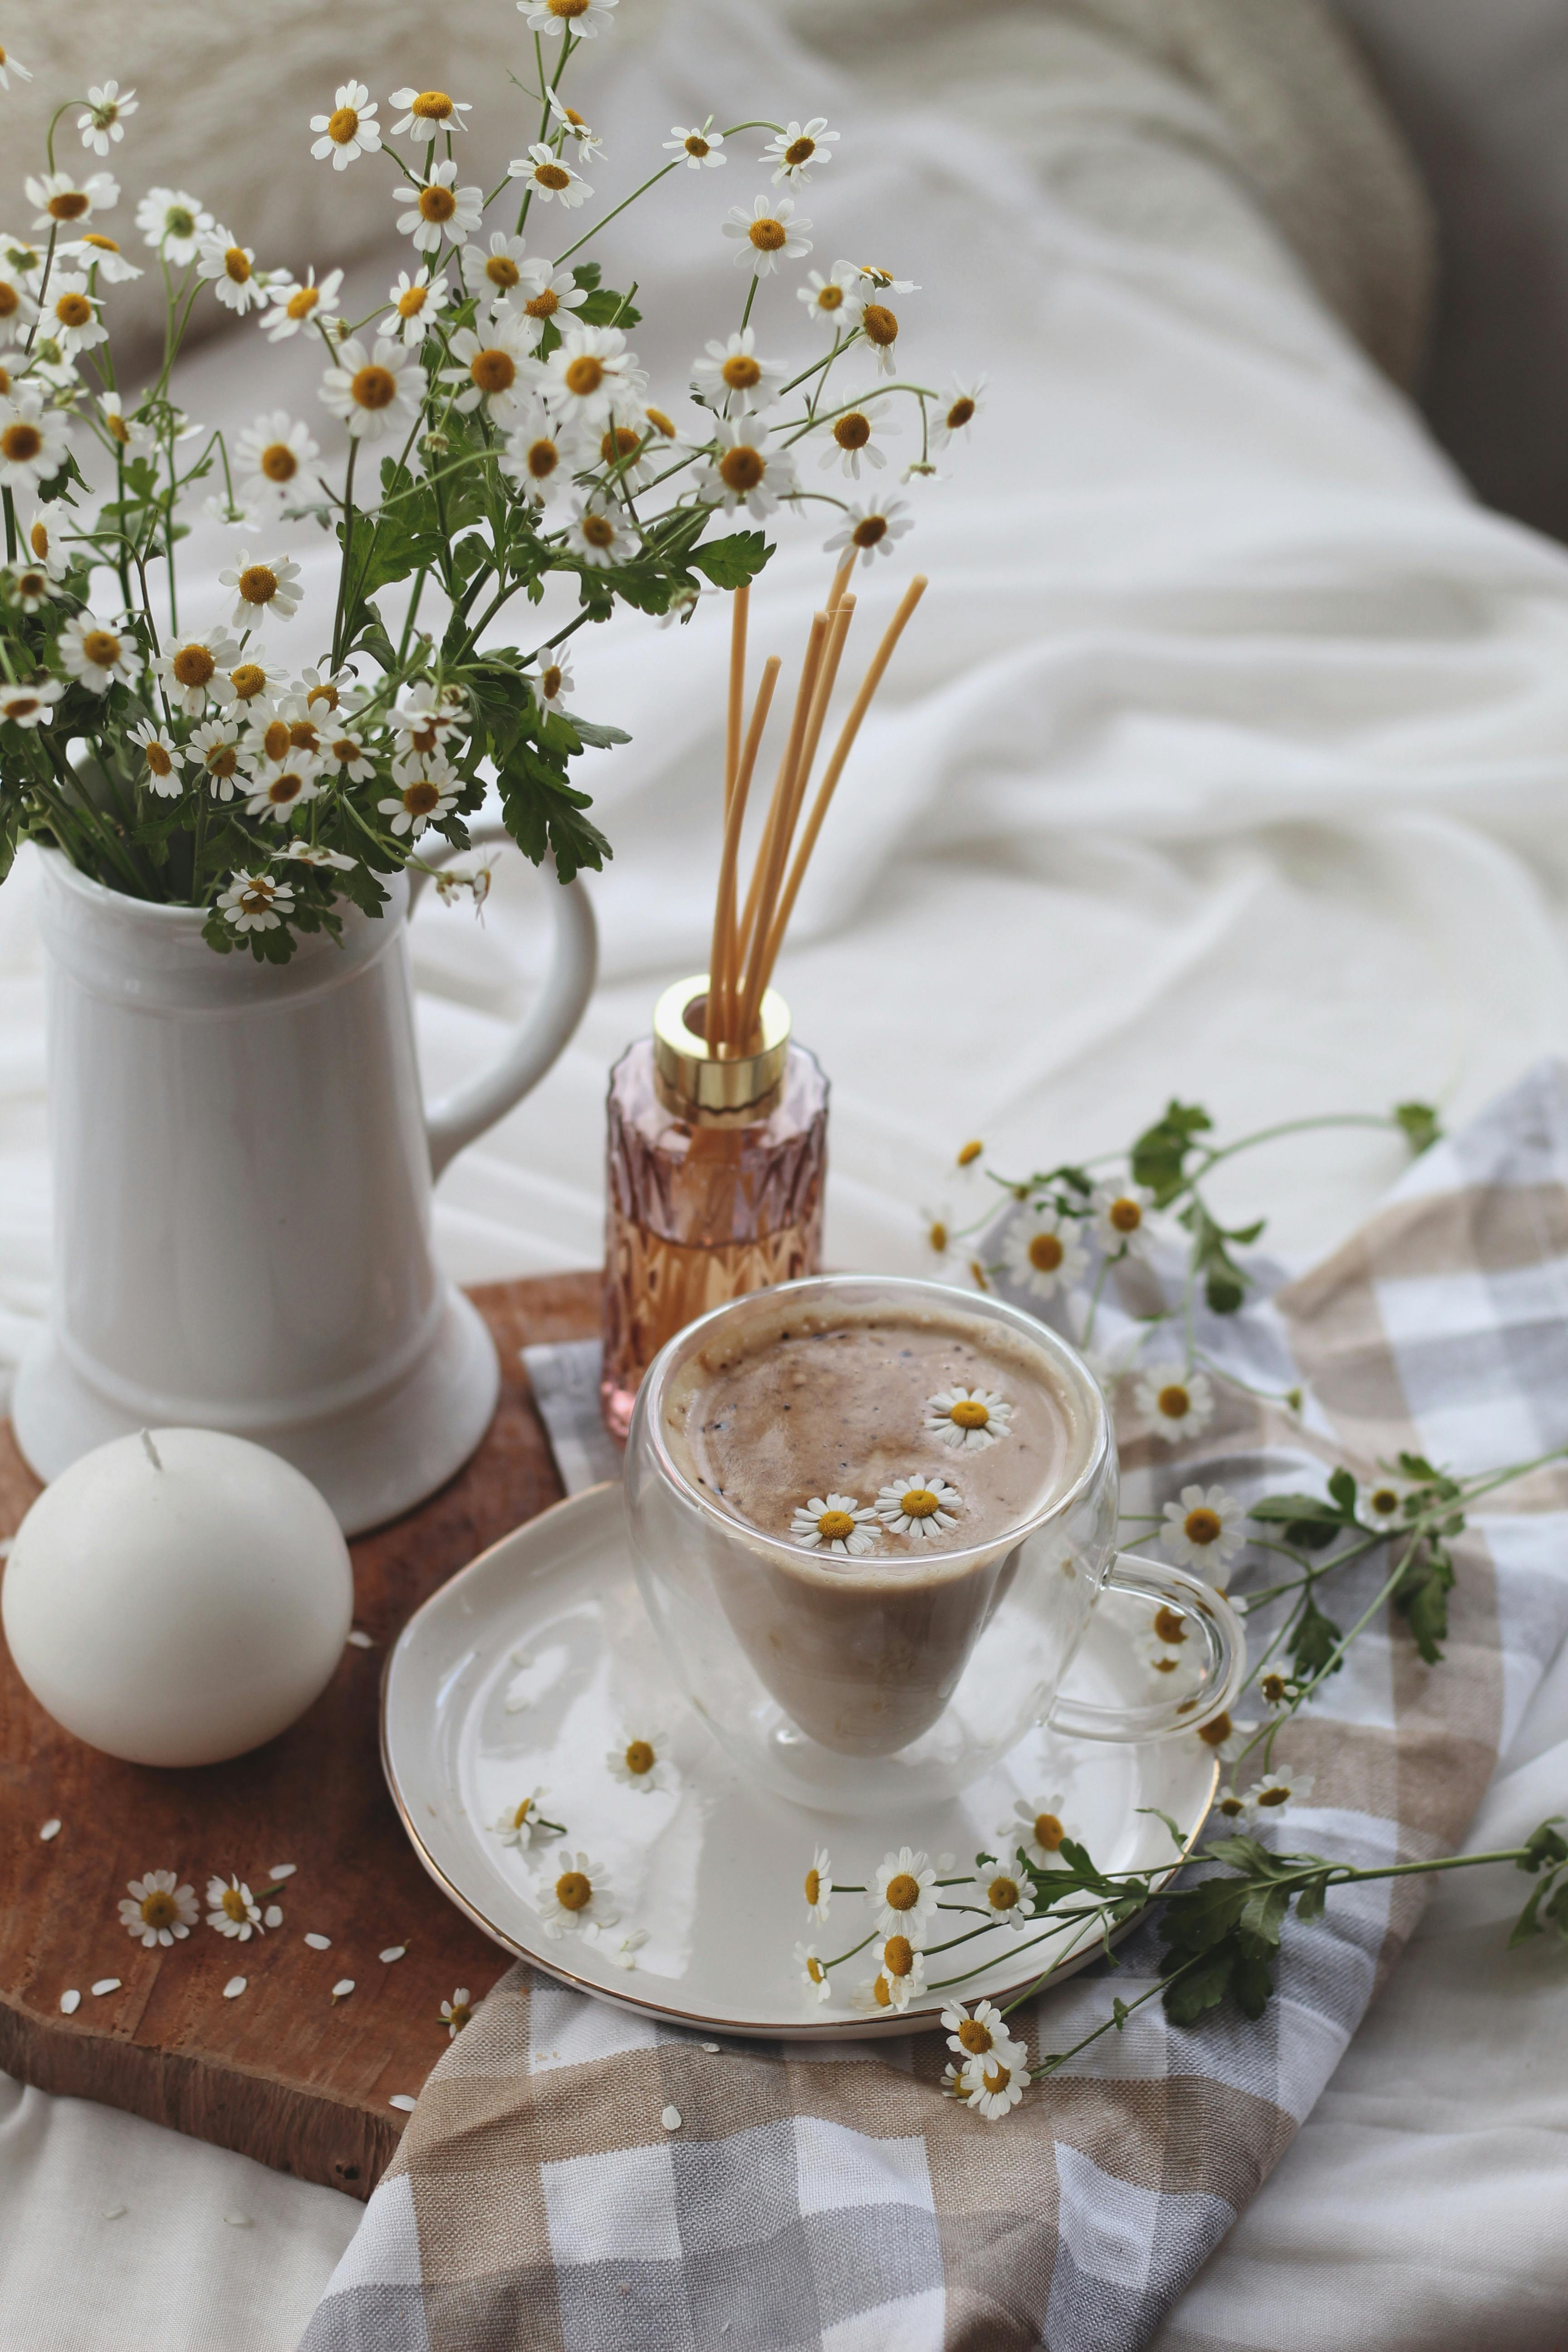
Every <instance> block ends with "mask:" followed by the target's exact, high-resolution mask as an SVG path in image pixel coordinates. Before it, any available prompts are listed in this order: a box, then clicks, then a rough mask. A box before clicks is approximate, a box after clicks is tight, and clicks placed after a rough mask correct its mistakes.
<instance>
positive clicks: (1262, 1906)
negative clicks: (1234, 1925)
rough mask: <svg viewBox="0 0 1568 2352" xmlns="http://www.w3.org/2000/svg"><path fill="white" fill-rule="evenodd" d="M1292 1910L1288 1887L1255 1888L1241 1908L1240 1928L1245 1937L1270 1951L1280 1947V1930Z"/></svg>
mask: <svg viewBox="0 0 1568 2352" xmlns="http://www.w3.org/2000/svg"><path fill="white" fill-rule="evenodd" d="M1289 1908H1290V1889H1289V1887H1288V1886H1255V1887H1254V1888H1253V1890H1252V1892H1251V1894H1250V1895H1248V1896H1247V1900H1246V1902H1245V1903H1244V1904H1243V1905H1242V1906H1241V1918H1240V1921H1239V1923H1238V1924H1239V1926H1240V1927H1241V1931H1242V1933H1243V1934H1244V1935H1247V1936H1250V1937H1252V1939H1253V1941H1254V1942H1255V1943H1258V1944H1265V1945H1267V1946H1268V1948H1269V1949H1270V1950H1274V1951H1277V1950H1278V1949H1279V1930H1280V1928H1281V1927H1283V1926H1284V1924H1285V1915H1286V1913H1287V1912H1288V1911H1289Z"/></svg>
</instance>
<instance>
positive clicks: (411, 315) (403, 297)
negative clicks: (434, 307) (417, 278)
mask: <svg viewBox="0 0 1568 2352" xmlns="http://www.w3.org/2000/svg"><path fill="white" fill-rule="evenodd" d="M429 299H430V289H429V288H428V286H410V287H409V288H408V289H406V291H405V292H404V293H402V294H400V295H399V296H398V298H397V315H398V317H399V318H400V319H416V318H417V317H418V316H419V313H420V311H421V310H423V309H424V308H425V305H426V302H427V301H428V300H429Z"/></svg>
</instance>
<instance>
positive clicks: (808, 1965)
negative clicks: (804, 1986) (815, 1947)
mask: <svg viewBox="0 0 1568 2352" xmlns="http://www.w3.org/2000/svg"><path fill="white" fill-rule="evenodd" d="M805 1973H806V1975H807V1976H808V1977H809V1978H810V1979H811V1981H812V1983H813V1984H826V1982H827V1970H826V1969H825V1968H824V1967H823V1965H822V1962H821V1961H820V1960H819V1959H818V1958H817V1957H816V1953H815V1952H809V1953H807V1955H806V1961H805Z"/></svg>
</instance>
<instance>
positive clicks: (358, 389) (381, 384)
mask: <svg viewBox="0 0 1568 2352" xmlns="http://www.w3.org/2000/svg"><path fill="white" fill-rule="evenodd" d="M349 396H350V398H351V399H352V400H353V403H354V404H355V406H356V407H358V408H369V409H372V410H374V409H378V408H390V407H391V405H392V404H393V402H394V401H395V399H396V398H397V378H396V377H395V375H394V374H393V373H392V370H391V369H390V368H384V367H378V366H377V365H376V364H375V362H374V361H372V362H371V364H370V365H369V366H368V367H362V368H358V369H356V370H355V373H354V378H353V383H351V384H350V386H349Z"/></svg>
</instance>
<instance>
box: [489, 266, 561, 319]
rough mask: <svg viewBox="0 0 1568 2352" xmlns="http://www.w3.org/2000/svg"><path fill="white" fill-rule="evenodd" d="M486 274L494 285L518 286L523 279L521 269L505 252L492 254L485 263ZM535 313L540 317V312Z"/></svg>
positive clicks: (552, 305)
mask: <svg viewBox="0 0 1568 2352" xmlns="http://www.w3.org/2000/svg"><path fill="white" fill-rule="evenodd" d="M485 276H486V277H487V278H489V281H490V284H491V285H492V286H505V287H512V286H517V285H520V284H521V279H522V272H521V270H520V269H519V268H518V266H517V264H516V262H515V261H513V260H511V259H510V258H509V257H508V256H507V255H506V254H504V253H492V254H491V256H490V257H489V260H488V261H487V262H486V264H485ZM554 307H555V306H554V304H553V302H552V304H551V309H552V310H553V309H554ZM534 315H535V317H538V316H539V315H540V314H539V313H538V312H537V311H536V312H535V313H534Z"/></svg>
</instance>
